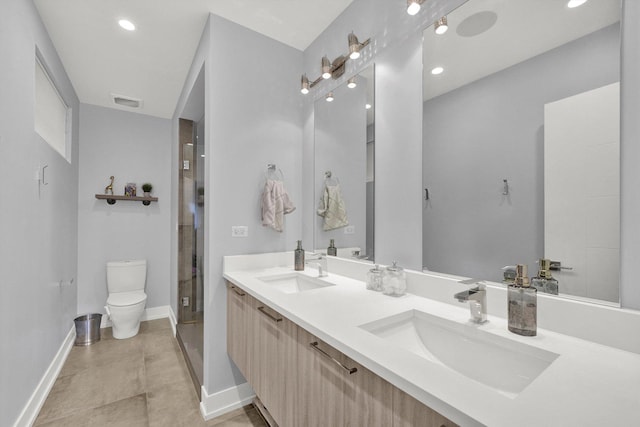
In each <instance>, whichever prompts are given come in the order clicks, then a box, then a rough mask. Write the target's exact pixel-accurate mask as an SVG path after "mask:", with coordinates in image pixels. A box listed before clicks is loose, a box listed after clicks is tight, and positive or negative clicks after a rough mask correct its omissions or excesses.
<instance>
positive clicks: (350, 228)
mask: <svg viewBox="0 0 640 427" xmlns="http://www.w3.org/2000/svg"><path fill="white" fill-rule="evenodd" d="M355 232H356V226H355V225H347V226H346V227H345V228H344V234H355Z"/></svg>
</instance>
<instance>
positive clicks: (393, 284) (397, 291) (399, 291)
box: [382, 261, 407, 296]
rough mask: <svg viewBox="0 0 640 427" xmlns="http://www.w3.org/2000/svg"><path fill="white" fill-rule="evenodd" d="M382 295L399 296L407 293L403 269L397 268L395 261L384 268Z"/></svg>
mask: <svg viewBox="0 0 640 427" xmlns="http://www.w3.org/2000/svg"><path fill="white" fill-rule="evenodd" d="M382 293H383V294H385V295H393V296H400V295H404V294H406V293H407V276H406V274H405V272H404V268H402V267H399V266H398V265H397V263H396V261H394V262H393V265H391V266H389V267H387V268H386V270H385V272H384V276H383V278H382Z"/></svg>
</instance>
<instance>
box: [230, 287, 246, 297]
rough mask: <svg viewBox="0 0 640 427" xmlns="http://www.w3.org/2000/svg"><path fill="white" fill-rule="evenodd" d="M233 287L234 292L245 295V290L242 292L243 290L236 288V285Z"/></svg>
mask: <svg viewBox="0 0 640 427" xmlns="http://www.w3.org/2000/svg"><path fill="white" fill-rule="evenodd" d="M231 289H233V292H235V293H236V294H238V295H240V296H241V297H243V296H245V295H246V294H245V293H244V292H242V291H241V290H238V288H236V287H235V286H232V287H231Z"/></svg>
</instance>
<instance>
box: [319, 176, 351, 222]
mask: <svg viewBox="0 0 640 427" xmlns="http://www.w3.org/2000/svg"><path fill="white" fill-rule="evenodd" d="M318 215H320V216H321V217H323V218H324V226H323V228H324V231H329V230H335V229H336V228H340V227H346V226H347V225H349V220H348V219H347V209H346V208H345V206H344V200H343V199H342V191H341V190H340V184H336V185H328V184H326V183H325V186H324V190H323V192H322V197H321V198H320V205H319V206H318Z"/></svg>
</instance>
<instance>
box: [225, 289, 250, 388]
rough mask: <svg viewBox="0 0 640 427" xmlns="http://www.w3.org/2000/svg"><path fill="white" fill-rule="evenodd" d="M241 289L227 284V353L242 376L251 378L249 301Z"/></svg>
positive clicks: (248, 297)
mask: <svg viewBox="0 0 640 427" xmlns="http://www.w3.org/2000/svg"><path fill="white" fill-rule="evenodd" d="M252 299H253V298H252V297H251V296H250V295H249V294H247V293H246V292H244V291H243V290H242V289H240V288H238V287H236V286H234V285H232V284H231V283H227V353H228V354H229V356H230V357H231V359H232V360H233V362H234V363H235V364H236V366H237V367H238V369H239V370H240V372H242V375H244V377H245V378H247V379H249V378H250V377H251V366H250V364H251V353H250V351H251V350H250V342H249V341H250V339H252V332H251V327H252V324H251V310H252V309H251V301H252Z"/></svg>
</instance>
